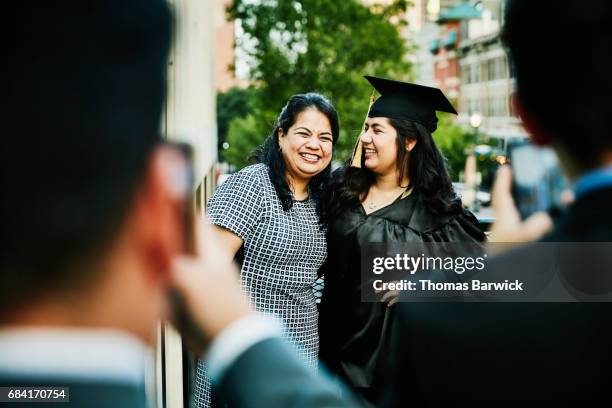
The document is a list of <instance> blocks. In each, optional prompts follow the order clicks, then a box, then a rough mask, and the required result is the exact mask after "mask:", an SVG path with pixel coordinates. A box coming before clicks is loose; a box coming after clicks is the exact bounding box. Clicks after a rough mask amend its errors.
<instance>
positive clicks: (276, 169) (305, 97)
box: [251, 92, 340, 220]
mask: <svg viewBox="0 0 612 408" xmlns="http://www.w3.org/2000/svg"><path fill="white" fill-rule="evenodd" d="M306 109H316V110H318V111H319V112H321V113H323V114H324V115H325V116H326V117H327V119H328V120H329V124H330V126H331V132H332V138H333V144H334V145H335V144H336V142H337V141H338V135H339V133H340V124H339V120H338V113H337V112H336V109H335V108H334V106H333V105H332V104H331V102H330V101H329V100H328V99H327V98H325V97H324V96H323V95H321V94H318V93H316V92H309V93H304V94H297V95H293V96H292V97H291V98H289V100H288V101H287V104H286V105H285V106H284V107H283V109H282V110H281V113H280V115H279V116H278V120H277V123H276V126H275V127H274V130H273V131H272V133H271V134H270V135H269V136H268V138H267V139H266V140H265V142H264V143H263V144H262V145H261V146H259V147H258V148H257V149H256V150H255V151H254V152H253V154H252V155H251V159H252V160H254V161H256V162H259V163H265V164H266V165H267V166H268V171H269V174H270V180H271V181H272V184H273V185H274V188H275V190H276V193H277V194H278V197H279V199H280V201H281V204H282V206H283V209H284V210H285V211H289V209H290V208H291V206H292V205H293V194H292V193H291V190H290V189H289V184H288V183H287V178H286V171H287V167H286V165H285V160H284V159H283V155H282V154H281V152H280V149H279V144H278V131H279V130H280V129H282V130H283V132H284V133H285V134H287V133H288V131H289V128H290V127H291V126H293V124H294V123H295V121H296V119H297V117H298V115H299V114H300V113H302V112H303V111H305V110H306ZM330 174H331V163H330V165H329V166H327V168H325V170H323V171H322V172H321V173H319V174H317V175H316V176H314V177H313V178H312V179H311V180H310V183H309V184H308V188H309V190H310V195H311V198H312V199H314V200H316V202H317V211H318V213H319V217H320V219H321V220H322V219H323V218H324V214H323V212H324V206H323V203H322V196H323V192H324V190H325V188H326V186H327V183H328V181H329V177H330Z"/></svg>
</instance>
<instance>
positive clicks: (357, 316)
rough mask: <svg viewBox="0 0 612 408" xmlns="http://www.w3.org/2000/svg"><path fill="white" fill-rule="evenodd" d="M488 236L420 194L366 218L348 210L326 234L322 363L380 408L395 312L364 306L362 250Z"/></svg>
mask: <svg viewBox="0 0 612 408" xmlns="http://www.w3.org/2000/svg"><path fill="white" fill-rule="evenodd" d="M484 240H485V235H484V233H483V232H482V230H481V229H480V227H479V226H478V221H477V220H476V218H475V217H474V215H472V214H471V213H470V212H469V211H467V210H461V211H459V212H457V213H455V214H442V215H439V214H434V213H432V212H431V211H430V210H429V209H428V208H426V206H425V205H423V204H422V203H421V202H420V200H418V197H417V195H416V194H410V195H408V196H407V197H404V198H398V200H396V201H395V202H394V203H392V204H390V205H388V206H386V207H383V208H380V209H378V210H377V211H374V212H372V213H370V214H366V212H365V210H364V208H363V207H362V205H358V206H356V207H355V208H352V209H350V210H347V211H345V212H344V213H343V214H341V215H340V216H339V217H337V218H336V219H335V220H334V221H333V222H332V223H331V224H330V225H329V230H328V258H327V261H326V262H325V264H324V265H323V267H322V268H321V273H322V274H323V275H324V280H325V285H324V289H323V296H322V299H321V305H320V313H319V335H320V352H319V354H320V359H321V361H322V362H323V363H324V364H325V365H326V366H327V368H328V369H329V370H331V371H332V372H333V373H334V374H336V375H338V376H339V377H340V378H341V379H342V380H344V381H345V382H346V383H347V384H349V385H351V386H352V387H353V388H354V389H355V390H356V391H357V392H359V393H360V394H361V395H362V396H363V397H364V398H365V400H366V401H368V402H370V403H371V404H374V405H377V404H378V402H379V401H380V400H381V395H380V394H381V391H382V389H383V385H384V384H382V379H383V378H384V375H383V373H382V371H381V370H383V364H384V361H385V358H387V356H386V355H387V353H388V351H389V346H390V337H391V333H392V331H393V330H394V328H393V321H394V318H393V317H394V316H393V315H394V312H395V307H394V306H391V307H387V305H386V304H385V303H366V302H362V301H361V292H360V290H361V289H360V288H361V272H360V271H361V264H360V263H361V250H362V247H363V245H364V244H366V243H369V242H400V243H404V242H482V241H484Z"/></svg>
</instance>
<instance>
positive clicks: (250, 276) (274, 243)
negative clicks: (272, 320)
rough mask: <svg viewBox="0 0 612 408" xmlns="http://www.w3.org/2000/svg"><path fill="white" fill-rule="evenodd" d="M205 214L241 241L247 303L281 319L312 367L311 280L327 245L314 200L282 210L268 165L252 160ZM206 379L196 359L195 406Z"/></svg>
mask: <svg viewBox="0 0 612 408" xmlns="http://www.w3.org/2000/svg"><path fill="white" fill-rule="evenodd" d="M207 212H208V217H209V219H210V220H211V222H212V223H213V224H215V225H219V226H222V227H224V228H227V229H229V230H230V231H232V232H234V233H235V234H236V235H237V236H239V237H240V238H242V240H243V241H244V261H243V264H242V268H241V271H240V280H241V283H242V289H243V291H244V293H245V294H246V295H248V297H249V299H250V303H251V307H252V308H253V309H255V310H257V311H260V312H262V313H264V314H271V315H274V316H276V317H278V318H280V319H281V320H282V322H283V323H284V325H285V328H286V330H287V341H288V342H289V343H290V344H291V345H293V346H294V348H295V349H296V351H297V352H298V354H299V355H300V357H301V358H302V359H303V361H304V362H305V364H307V365H308V366H309V367H311V368H312V369H314V370H316V368H317V358H318V348H319V335H318V327H317V321H318V312H317V306H316V299H315V295H314V293H313V284H314V283H315V281H316V279H317V271H318V270H319V268H320V267H321V265H322V264H323V262H324V261H325V258H326V255H327V244H326V240H325V230H324V229H322V228H321V227H320V225H319V218H318V216H317V212H316V204H315V202H314V200H311V199H308V200H306V201H294V202H293V206H292V207H291V209H290V210H289V211H288V212H285V211H284V210H283V207H282V205H281V202H280V200H279V199H278V196H277V194H276V191H275V190H274V186H273V185H272V182H271V181H270V177H269V175H268V168H267V166H266V165H265V164H255V165H252V166H248V167H246V168H244V169H242V170H241V171H239V172H237V173H235V174H233V175H232V176H230V177H229V178H228V179H227V180H226V181H225V182H224V183H223V184H221V185H220V186H219V188H218V189H217V191H216V192H215V194H214V195H213V196H212V197H211V198H210V200H209V203H208V209H207ZM207 381H208V379H207V378H206V375H205V367H204V365H203V364H202V363H200V364H199V365H198V375H197V381H196V392H195V402H196V406H199V407H203V406H206V405H205V403H204V400H206V399H209V385H208V384H207ZM200 401H201V403H200Z"/></svg>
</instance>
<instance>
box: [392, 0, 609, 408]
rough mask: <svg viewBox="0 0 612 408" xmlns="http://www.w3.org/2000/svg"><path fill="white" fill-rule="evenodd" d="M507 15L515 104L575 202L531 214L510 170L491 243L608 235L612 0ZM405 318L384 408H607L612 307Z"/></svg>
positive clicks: (500, 309) (405, 308)
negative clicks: (550, 212)
mask: <svg viewBox="0 0 612 408" xmlns="http://www.w3.org/2000/svg"><path fill="white" fill-rule="evenodd" d="M504 20H505V24H504V27H503V41H504V43H505V45H506V46H507V49H508V51H509V56H510V58H511V61H512V63H513V64H514V68H515V72H516V82H517V94H516V95H515V100H514V105H515V109H516V111H517V112H518V114H519V116H520V118H521V119H522V121H523V123H524V126H525V128H526V129H527V130H528V132H529V133H530V134H531V138H532V141H533V142H534V143H535V144H538V145H547V146H551V147H552V148H553V149H554V150H555V151H556V153H557V155H558V157H559V160H560V162H561V166H562V168H563V170H564V172H565V173H566V175H567V176H568V177H569V178H570V179H571V180H572V181H574V182H575V184H574V190H575V191H574V192H575V196H576V200H575V202H574V203H573V204H572V205H571V206H570V207H569V209H568V211H567V213H566V214H564V215H563V216H562V217H561V218H560V219H559V220H557V221H556V222H555V224H554V225H553V223H552V221H551V220H550V219H549V218H547V217H546V216H543V215H541V214H538V215H534V216H532V217H531V218H528V219H526V220H524V221H522V220H521V219H520V217H519V215H518V211H517V209H516V207H515V205H514V202H513V199H512V195H511V178H512V175H511V171H510V169H509V168H501V169H500V172H499V174H498V177H497V180H496V185H495V188H494V193H493V201H494V207H495V209H496V219H497V222H496V224H495V225H494V226H493V228H492V236H491V240H494V241H497V242H522V241H523V242H524V241H535V240H538V239H539V240H540V241H544V242H553V243H554V242H557V243H566V242H571V243H577V242H578V243H579V242H605V243H607V242H610V241H612V213H611V212H610V209H611V208H612V136H611V135H610V120H611V118H612V103H611V101H610V96H611V95H612V75H610V65H611V63H612V35H611V33H610V22H611V21H612V3H611V2H610V1H607V0H586V1H579V2H578V1H570V0H559V1H527V0H511V1H509V2H507V3H506V7H505V18H504ZM551 227H552V230H551ZM538 248H539V247H536V245H535V244H531V245H529V244H527V245H523V246H521V247H519V248H518V249H516V250H514V251H511V252H509V253H507V254H503V255H501V256H500V257H499V258H496V259H497V261H496V263H494V265H496V267H500V268H501V269H500V270H503V268H502V267H501V265H505V267H506V271H508V270H511V268H512V267H513V265H516V263H517V262H520V260H521V259H525V257H526V256H530V254H532V253H533V251H537V250H538ZM493 260H494V259H492V260H491V261H493ZM508 268H510V269H508ZM492 271H495V269H491V270H489V271H488V273H491V272H492ZM511 271H512V270H511ZM512 272H516V271H512ZM572 273H576V274H577V275H578V276H581V277H584V278H585V279H590V280H592V281H593V282H601V283H602V284H609V282H610V278H611V276H610V274H612V267H611V265H610V264H608V263H606V264H601V263H596V262H592V261H591V262H589V259H584V260H582V262H581V264H580V265H579V266H578V267H577V268H575V269H574V270H572ZM396 323H397V325H396V327H398V331H397V333H395V337H394V340H393V348H392V351H391V352H390V353H389V354H388V369H387V371H386V375H387V377H386V379H385V381H386V382H387V384H388V385H389V387H388V389H387V390H386V393H385V404H384V405H385V406H398V407H399V406H404V405H406V404H407V403H408V402H409V401H412V402H413V403H414V404H415V405H416V406H441V405H443V404H444V403H445V402H446V403H449V402H450V401H452V404H453V406H470V407H473V406H495V405H498V404H499V402H503V401H508V402H509V401H513V404H516V403H519V404H520V402H521V401H522V402H523V403H526V402H531V401H534V402H535V401H537V402H540V404H542V403H544V404H543V405H541V406H564V405H565V404H568V403H570V401H571V402H574V403H575V404H576V406H581V407H583V406H595V405H597V406H610V401H611V400H612V391H611V390H610V375H611V373H612V358H611V356H612V347H611V346H610V345H611V344H612V330H611V329H612V305H610V304H609V303H606V302H601V303H595V302H573V303H570V302H565V303H561V302H557V303H554V302H543V303H429V304H426V303H409V302H405V303H400V304H399V307H398V310H397V321H396ZM492 403H493V405H491V404H492ZM519 406H521V405H519Z"/></svg>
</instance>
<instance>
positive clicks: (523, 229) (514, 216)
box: [488, 166, 553, 243]
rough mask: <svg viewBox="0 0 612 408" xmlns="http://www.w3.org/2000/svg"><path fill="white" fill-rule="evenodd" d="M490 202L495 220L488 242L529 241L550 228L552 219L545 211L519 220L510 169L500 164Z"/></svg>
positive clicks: (537, 237) (540, 235)
mask: <svg viewBox="0 0 612 408" xmlns="http://www.w3.org/2000/svg"><path fill="white" fill-rule="evenodd" d="M492 204H493V209H494V210H495V222H494V223H493V226H492V227H491V235H489V239H488V240H489V242H507V243H509V242H529V241H535V240H538V239H540V238H541V237H542V236H544V234H546V233H547V232H548V231H550V230H551V228H552V225H553V223H552V219H551V218H550V216H549V215H548V214H547V213H546V212H537V213H535V214H532V215H531V216H529V217H528V218H527V219H525V220H521V216H520V214H519V211H518V209H517V208H516V204H515V202H514V199H513V197H512V170H511V168H510V166H502V167H500V168H499V170H498V171H497V176H496V179H495V185H494V186H493V194H492Z"/></svg>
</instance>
